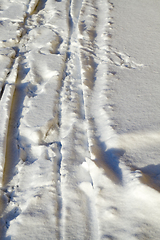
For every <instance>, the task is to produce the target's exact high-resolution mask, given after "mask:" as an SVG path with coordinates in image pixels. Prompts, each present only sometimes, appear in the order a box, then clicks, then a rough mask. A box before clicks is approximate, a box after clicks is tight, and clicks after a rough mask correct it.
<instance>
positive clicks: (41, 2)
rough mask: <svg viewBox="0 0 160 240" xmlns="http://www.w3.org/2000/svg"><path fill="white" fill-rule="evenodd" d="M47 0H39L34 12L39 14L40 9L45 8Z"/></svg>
mask: <svg viewBox="0 0 160 240" xmlns="http://www.w3.org/2000/svg"><path fill="white" fill-rule="evenodd" d="M46 2H47V0H39V1H38V4H37V6H36V7H35V9H34V12H33V14H37V13H38V12H39V11H40V10H42V9H44V8H45V5H46Z"/></svg>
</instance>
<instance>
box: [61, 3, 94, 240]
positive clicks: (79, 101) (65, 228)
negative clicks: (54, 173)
mask: <svg viewBox="0 0 160 240" xmlns="http://www.w3.org/2000/svg"><path fill="white" fill-rule="evenodd" d="M81 4H83V3H81V2H80V1H79V2H78V1H71V4H70V17H71V20H70V28H71V30H70V45H69V48H68V60H67V67H66V77H65V79H64V83H63V88H62V93H61V143H62V148H61V154H62V160H61V189H62V239H70V238H73V239H75V238H76V239H97V228H96V224H95V220H94V214H95V209H94V204H93V200H92V197H93V189H92V180H91V177H90V174H89V172H88V170H86V169H85V167H84V166H85V165H86V161H85V156H88V151H87V137H86V134H85V130H84V129H85V125H84V118H85V116H84V108H83V92H82V89H81V66H80V60H79V49H78V38H77V35H78V22H79V14H80V11H81ZM87 189H88V192H87ZM89 192H90V193H89ZM91 196H92V197H91Z"/></svg>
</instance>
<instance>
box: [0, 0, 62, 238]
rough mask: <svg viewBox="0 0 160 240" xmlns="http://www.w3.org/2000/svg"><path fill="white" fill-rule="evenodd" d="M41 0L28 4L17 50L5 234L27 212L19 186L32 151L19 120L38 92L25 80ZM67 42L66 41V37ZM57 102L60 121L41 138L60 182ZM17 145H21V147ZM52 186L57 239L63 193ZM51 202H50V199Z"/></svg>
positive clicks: (50, 124) (5, 184) (5, 183)
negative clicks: (55, 137) (18, 61)
mask: <svg viewBox="0 0 160 240" xmlns="http://www.w3.org/2000/svg"><path fill="white" fill-rule="evenodd" d="M40 2H41V1H40ZM40 2H39V3H37V2H35V1H31V3H32V4H31V5H32V6H31V5H29V8H28V9H29V10H28V11H29V14H28V15H27V17H26V18H24V25H23V28H24V30H23V32H24V34H23V36H22V38H21V41H20V43H19V44H18V50H17V51H18V55H21V64H20V66H19V71H18V70H17V71H18V73H17V75H16V76H15V79H16V80H15V81H18V82H17V83H18V84H16V85H17V86H16V91H15V94H13V93H12V95H14V96H13V97H12V99H11V100H12V101H11V103H12V104H11V105H12V107H11V110H10V111H9V114H8V115H9V116H10V119H8V121H9V124H8V136H7V140H6V142H7V147H6V156H5V164H4V165H5V167H4V171H3V191H4V193H3V194H2V197H1V206H2V209H1V217H2V218H1V221H2V225H1V227H2V228H3V229H1V233H2V234H1V237H2V235H3V236H4V235H5V234H6V233H5V232H6V230H7V232H8V234H9V232H10V231H11V232H12V225H11V226H10V224H11V221H12V220H13V219H15V218H17V219H18V215H20V216H21V215H22V216H23V214H22V213H23V212H25V211H24V206H23V205H24V204H23V201H24V198H25V194H23V196H22V193H23V187H19V189H18V186H19V185H23V184H24V183H23V180H22V179H25V177H27V178H28V176H27V175H26V173H24V170H25V169H26V166H25V164H23V161H24V163H25V162H26V158H27V157H28V156H27V155H28V153H29V152H28V153H27V152H26V150H27V148H25V147H24V146H23V141H22V135H21V133H22V132H21V122H19V119H20V117H21V115H22V112H21V110H20V109H21V108H22V107H23V108H24V106H22V105H23V104H25V98H26V96H27V95H28V96H29V95H30V97H31V96H32V97H33V96H34V91H33V89H34V88H33V86H34V85H32V84H30V83H29V84H28V83H27V82H26V83H25V82H24V83H23V84H22V83H21V81H22V80H23V79H25V78H26V79H28V77H27V71H28V70H27V68H26V67H25V65H26V66H27V65H28V63H27V61H26V53H27V51H28V48H27V43H28V37H27V35H28V32H29V31H28V30H27V28H28V29H29V25H28V24H30V23H31V24H32V21H31V20H32V19H31V15H30V14H31V13H33V12H34V8H35V7H36V8H38V5H37V4H40ZM30 6H31V7H30ZM39 10H40V9H39ZM33 18H34V16H33ZM27 25H28V26H27ZM29 30H30V29H29ZM26 33H27V34H26ZM64 40H65V39H64ZM64 42H66V41H64ZM64 44H65V43H64ZM16 47H17V46H16ZM55 47H56V48H57V47H59V45H57V46H55ZM51 51H55V50H54V45H53V44H52V46H51ZM61 51H63V54H62V60H63V61H64V62H65V55H66V54H65V47H63V49H61ZM63 61H62V62H63ZM64 66H65V64H64V63H62V68H61V71H60V74H59V76H58V77H57V79H56V82H57V89H55V92H56V91H57V92H58V91H59V89H60V87H61V79H62V75H63V69H64ZM33 67H34V66H33ZM31 68H32V66H31ZM25 72H26V73H25ZM17 76H18V77H17ZM32 76H33V78H32V79H33V80H34V74H33V75H32ZM12 77H13V76H12ZM28 80H29V79H28ZM28 80H27V81H28ZM29 81H30V80H29ZM5 89H6V88H5ZM27 89H28V90H27ZM26 90H27V91H26ZM5 91H6V90H5ZM5 91H4V94H5ZM26 93H27V95H26ZM56 94H57V93H56ZM57 98H58V96H57ZM2 100H3V96H2ZM3 104H4V103H3ZM54 104H55V106H54V112H57V113H56V114H55V117H54V118H55V120H56V119H57V120H56V123H55V124H54V121H55V120H54V119H53V121H52V122H50V120H49V122H48V123H47V126H44V127H42V129H41V132H42V134H41V135H42V137H41V138H40V142H41V144H42V145H43V146H44V147H45V146H46V148H48V150H47V149H46V151H48V157H49V158H50V160H51V165H52V167H53V170H54V171H55V170H56V172H55V173H54V174H53V175H54V176H52V181H53V180H54V182H56V180H57V179H58V177H57V176H58V173H57V165H58V162H59V160H58V159H59V158H60V153H58V152H57V150H58V149H59V150H60V148H59V144H56V142H54V141H53V142H52V141H51V140H50V138H51V135H52V132H53V130H52V129H53V128H55V127H56V124H57V123H58V122H57V121H58V118H57V117H56V115H57V116H58V109H56V106H57V105H58V100H56V101H55V102H54ZM54 104H53V105H54ZM3 106H4V105H3ZM17 113H18V114H17ZM16 124H18V125H20V126H15V125H16ZM17 127H18V129H17ZM17 131H18V132H17ZM17 134H18V136H17ZM15 135H16V136H15ZM16 138H17V140H16ZM16 141H17V143H16ZM56 141H57V140H56ZM17 145H18V148H19V149H17ZM4 149H5V148H4V146H3V151H4ZM14 152H16V156H15V154H13V153H14ZM12 154H13V155H12ZM13 156H14V157H13ZM19 156H20V159H19ZM11 158H12V159H13V158H14V161H11ZM17 161H18V162H19V163H18V165H17V169H18V173H16V172H15V170H16V169H15V165H16V164H17ZM40 164H41V163H40ZM19 169H20V170H19ZM50 169H51V168H50ZM14 172H15V173H14ZM41 174H42V173H39V175H41ZM21 175H22V177H21ZM35 176H36V173H35ZM33 184H34V183H33ZM53 185H55V183H53ZM16 186H17V187H16ZM51 188H53V189H56V192H55V193H54V190H53V189H52V190H49V191H52V192H53V193H52V195H53V201H54V204H55V209H54V211H55V212H54V216H56V217H57V223H56V224H55V223H53V224H52V225H56V226H55V229H56V234H55V237H56V239H59V238H60V237H59V234H60V233H59V217H60V213H57V210H56V208H57V209H59V207H58V205H57V204H59V203H58V202H59V194H60V193H59V187H58V186H57V185H55V186H51ZM26 192H27V193H29V191H28V190H27V189H26ZM45 195H46V193H44V197H45ZM57 195H58V196H57ZM42 198H43V197H42ZM8 199H9V200H8ZM15 199H16V201H15ZM7 201H8V204H7ZM3 202H5V204H3ZM40 202H42V201H40ZM42 203H43V202H42ZM48 204H49V202H48ZM16 205H19V207H18V210H16V211H15V212H14V207H15V206H16ZM13 206H14V207H13ZM37 213H38V211H37ZM17 221H18V220H17ZM51 223H52V221H51ZM13 228H14V225H13ZM30 230H31V229H30ZM24 231H25V230H24ZM31 232H32V231H31ZM14 234H17V233H14ZM27 234H30V233H29V232H28V233H27ZM47 234H48V233H47ZM19 238H21V237H20V236H18V235H16V239H19ZM51 239H53V238H52V237H51Z"/></svg>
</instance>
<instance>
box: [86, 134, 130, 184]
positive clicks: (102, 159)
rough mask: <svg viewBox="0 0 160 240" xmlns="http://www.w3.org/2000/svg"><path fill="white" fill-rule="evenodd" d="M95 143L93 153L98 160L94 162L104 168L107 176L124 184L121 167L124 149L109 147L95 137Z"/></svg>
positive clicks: (117, 182) (92, 148)
mask: <svg viewBox="0 0 160 240" xmlns="http://www.w3.org/2000/svg"><path fill="white" fill-rule="evenodd" d="M94 141H95V144H94V145H93V146H92V147H91V151H92V153H93V154H94V155H95V157H96V160H95V161H94V163H95V164H96V165H97V166H98V167H99V168H103V169H104V171H105V173H106V175H107V177H108V178H110V179H111V180H112V181H113V182H114V183H116V184H122V180H123V179H122V178H123V177H122V171H121V168H120V167H119V158H120V157H121V156H122V155H123V154H124V152H125V151H124V150H122V149H115V148H111V149H107V148H106V144H105V143H104V142H101V141H100V140H99V139H98V138H97V139H94Z"/></svg>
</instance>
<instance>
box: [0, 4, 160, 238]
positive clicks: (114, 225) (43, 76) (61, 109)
mask: <svg viewBox="0 0 160 240" xmlns="http://www.w3.org/2000/svg"><path fill="white" fill-rule="evenodd" d="M7 4H8V5H5V1H2V6H1V8H2V11H1V13H0V14H1V15H0V20H2V21H3V22H4V24H3V25H2V26H0V27H1V28H0V30H1V31H2V32H3V31H4V32H5V26H8V29H9V30H8V31H6V35H4V39H1V38H0V46H1V48H0V60H1V62H2V64H1V67H0V69H1V74H0V111H1V113H2V114H1V116H2V117H1V118H0V126H1V129H0V167H1V168H0V185H1V192H0V238H1V239H10V238H11V239H16V240H18V239H22V236H23V239H44V236H45V238H46V239H65V240H67V239H76V240H78V239H79V240H81V239H93V240H97V239H131V237H133V238H132V239H135V238H134V236H136V234H137V236H139V235H138V234H139V232H140V234H142V235H141V236H144V235H143V231H141V229H139V226H137V225H136V220H134V219H139V215H138V213H137V212H138V211H136V207H135V205H134V203H133V201H132V199H136V197H135V195H134V191H133V192H132V191H131V190H130V189H132V187H133V186H134V187H133V188H134V189H136V191H137V192H138V193H140V192H141V189H142V190H143V191H144V193H146V192H147V191H149V190H146V189H145V188H144V187H142V186H143V185H142V186H141V185H140V179H141V181H142V182H143V183H145V184H146V185H149V186H151V187H152V188H154V189H156V190H159V188H157V185H156V184H151V183H152V181H151V180H150V179H149V180H148V175H147V174H148V173H147V172H145V171H147V170H145V169H142V168H138V167H137V168H136V167H135V166H132V167H131V169H130V168H129V167H127V166H126V165H127V164H126V163H125V161H120V159H121V158H122V157H123V156H125V151H126V150H127V149H129V148H131V147H130V146H131V145H132V146H133V148H134V146H135V149H137V145H136V144H135V142H136V141H137V140H139V139H140V137H139V135H138V133H137V134H133V135H127V134H126V135H125V134H124V135H121V136H117V134H116V131H115V122H114V121H113V120H112V119H111V118H110V116H113V111H114V107H115V106H114V102H112V98H111V97H110V96H112V94H113V93H112V91H113V86H111V84H113V82H114V79H115V78H116V76H115V75H116V71H115V69H116V68H125V69H127V70H134V69H141V68H142V67H143V64H138V63H136V62H135V61H133V60H132V59H131V58H130V56H128V55H127V54H124V53H122V52H120V51H118V50H117V49H115V48H113V47H112V46H111V45H112V40H111V38H112V28H113V18H112V17H111V15H112V14H111V11H112V10H113V9H114V5H113V3H111V2H108V1H105V0H100V1H96V0H65V1H64V0H63V1H58V0H55V1H51V0H39V1H36V0H31V1H28V0H23V4H21V3H17V2H16V1H15V2H14V1H13V2H8V3H7ZM6 6H8V8H7V7H6ZM15 6H16V8H15ZM15 9H17V10H15ZM8 12H10V15H8ZM12 12H14V13H15V14H11V13H12ZM9 21H10V23H9ZM11 29H12V30H11ZM141 137H142V134H141ZM142 138H143V137H142ZM142 138H141V139H140V142H141V143H142V145H143V141H144V139H142ZM144 138H145V141H144V142H145V143H146V142H147V140H146V138H147V139H148V143H149V145H150V141H152V140H153V139H155V138H156V139H158V138H159V134H157V135H154V133H153V134H152V133H150V134H149V133H148V135H145V134H144ZM150 139H151V140H150ZM122 143H123V144H122ZM158 143H159V140H157V144H158ZM134 144H135V145H134ZM146 144H147V143H146ZM125 164H126V165H125ZM143 171H144V173H143ZM145 174H146V175H145ZM149 174H150V173H149ZM145 191H146V192H145ZM153 194H155V196H157V195H156V193H153ZM128 196H129V197H128ZM158 201H159V200H157V202H156V203H155V204H158ZM129 202H131V207H130V206H129V204H128V203H129ZM138 203H139V202H138ZM140 203H141V204H142V205H143V199H141V200H140ZM124 204H125V205H126V208H123V205H124ZM147 206H148V205H147ZM124 209H125V211H124ZM138 209H139V211H140V212H141V208H140V205H138ZM132 211H133V212H134V218H133V219H131V220H130V221H128V216H130V214H131V212H132ZM142 214H143V210H142ZM140 221H141V220H140ZM128 222H129V223H128ZM122 223H123V224H122ZM143 223H144V224H147V222H143ZM132 225H136V226H135V232H133V231H132ZM126 226H127V227H128V228H127V227H126ZM143 228H144V227H143ZM137 232H138V233H137ZM117 236H118V238H117Z"/></svg>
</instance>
